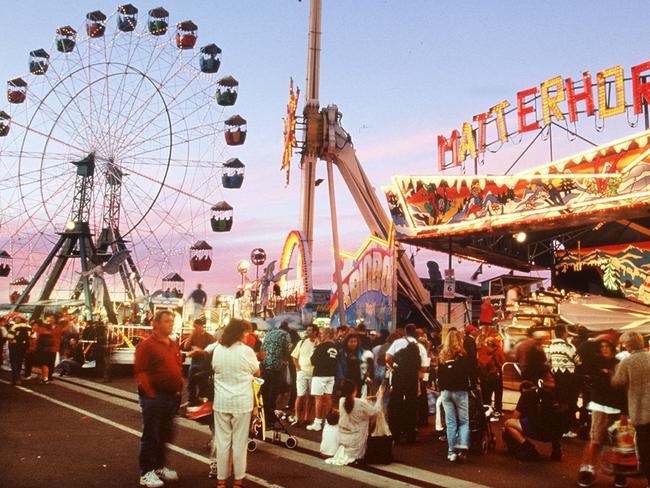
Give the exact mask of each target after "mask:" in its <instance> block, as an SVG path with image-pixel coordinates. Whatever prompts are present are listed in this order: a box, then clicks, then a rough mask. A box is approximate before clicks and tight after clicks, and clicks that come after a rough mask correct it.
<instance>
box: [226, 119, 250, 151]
mask: <svg viewBox="0 0 650 488" xmlns="http://www.w3.org/2000/svg"><path fill="white" fill-rule="evenodd" d="M224 124H225V125H226V131H225V132H224V135H225V137H226V144H228V145H229V146H241V145H242V144H243V143H244V141H245V140H246V132H247V130H248V129H247V128H246V119H245V118H244V117H242V116H241V115H233V116H232V117H230V118H229V119H227V120H226V121H225V122H224Z"/></svg>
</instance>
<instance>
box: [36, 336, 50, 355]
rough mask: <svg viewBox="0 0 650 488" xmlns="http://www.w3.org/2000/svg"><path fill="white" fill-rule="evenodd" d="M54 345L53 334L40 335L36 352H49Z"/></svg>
mask: <svg viewBox="0 0 650 488" xmlns="http://www.w3.org/2000/svg"><path fill="white" fill-rule="evenodd" d="M53 345H54V336H53V335H52V334H43V333H41V334H39V335H38V339H36V350H38V351H49V350H50V349H52V346H53Z"/></svg>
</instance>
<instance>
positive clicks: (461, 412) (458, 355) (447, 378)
mask: <svg viewBox="0 0 650 488" xmlns="http://www.w3.org/2000/svg"><path fill="white" fill-rule="evenodd" d="M472 371H473V367H472V364H471V362H470V360H469V358H468V357H467V354H466V353H465V349H464V348H463V336H462V334H461V333H460V332H459V331H457V330H450V331H449V332H448V333H447V337H445V343H444V346H443V348H442V351H441V352H440V358H439V364H438V386H439V388H440V390H441V397H442V406H443V408H444V409H445V422H446V424H447V444H448V446H449V448H448V450H447V459H448V460H449V461H451V462H456V461H464V460H465V459H466V457H467V451H468V449H469V395H468V392H469V390H470V388H471V387H472V386H473V385H472V383H473V374H472Z"/></svg>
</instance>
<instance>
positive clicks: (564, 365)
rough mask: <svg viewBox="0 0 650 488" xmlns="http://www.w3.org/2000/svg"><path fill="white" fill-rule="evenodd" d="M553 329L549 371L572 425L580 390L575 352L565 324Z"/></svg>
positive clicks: (570, 432) (572, 435) (573, 435)
mask: <svg viewBox="0 0 650 488" xmlns="http://www.w3.org/2000/svg"><path fill="white" fill-rule="evenodd" d="M553 331H554V333H555V339H553V340H552V341H551V346H550V347H549V350H548V352H549V357H550V361H551V373H553V376H554V377H555V383H556V384H557V391H558V397H559V400H560V402H561V403H563V404H565V405H566V406H567V415H568V416H569V421H570V422H569V425H573V424H575V415H576V411H577V410H578V394H579V392H580V384H579V382H578V377H577V376H576V374H575V371H576V357H577V352H576V348H575V347H574V345H573V344H571V342H569V333H568V331H567V328H566V326H565V325H556V326H555V327H554V329H553ZM576 435H577V434H575V433H574V432H572V431H570V430H569V431H567V432H566V433H565V434H564V436H565V437H576Z"/></svg>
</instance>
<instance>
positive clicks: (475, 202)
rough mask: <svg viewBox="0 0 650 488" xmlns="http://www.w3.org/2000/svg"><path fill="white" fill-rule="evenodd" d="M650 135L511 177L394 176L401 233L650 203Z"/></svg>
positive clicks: (390, 191)
mask: <svg viewBox="0 0 650 488" xmlns="http://www.w3.org/2000/svg"><path fill="white" fill-rule="evenodd" d="M649 134H650V133H648V132H646V133H644V134H643V135H641V136H635V137H634V138H629V139H626V140H623V141H618V142H616V143H614V144H611V145H608V146H603V147H601V148H596V149H594V150H591V151H588V152H585V153H581V154H579V155H577V156H575V157H573V158H568V159H565V160H561V161H557V162H554V163H551V164H548V165H545V166H542V167H539V168H535V169H533V170H531V171H528V172H525V173H521V174H518V175H512V176H509V175H508V176H396V177H394V178H393V182H394V185H393V187H392V188H386V189H385V192H386V197H387V201H388V206H389V209H390V212H391V215H392V217H393V221H394V223H395V227H396V230H397V232H398V235H401V236H404V235H407V236H414V235H417V234H419V233H426V234H428V235H431V234H435V235H446V234H455V233H464V232H470V231H475V230H479V229H488V230H489V229H491V228H497V227H503V226H508V225H512V224H513V223H517V224H521V223H533V224H534V223H535V222H538V221H548V220H549V219H551V220H552V219H561V218H563V217H568V216H571V217H575V216H579V215H587V214H593V213H595V212H601V211H606V210H608V209H619V208H626V207H634V206H646V205H649V204H650V198H649V197H650V145H649V137H648V135H649Z"/></svg>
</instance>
